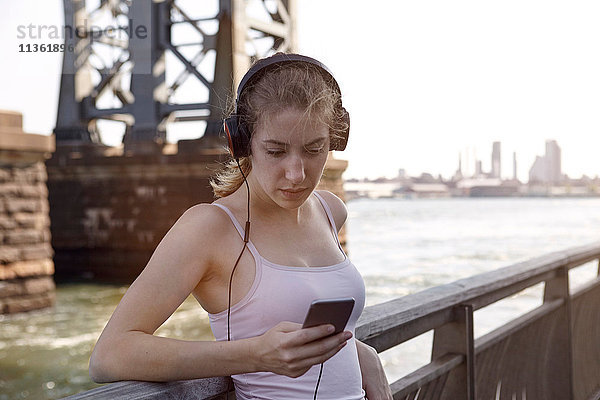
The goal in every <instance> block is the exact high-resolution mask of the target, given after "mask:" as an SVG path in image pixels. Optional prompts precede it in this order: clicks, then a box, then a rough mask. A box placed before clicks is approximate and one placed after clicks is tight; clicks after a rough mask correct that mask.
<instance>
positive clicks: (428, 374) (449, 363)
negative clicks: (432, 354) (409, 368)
mask: <svg viewBox="0 0 600 400" xmlns="http://www.w3.org/2000/svg"><path fill="white" fill-rule="evenodd" d="M464 361H465V356H464V355H461V354H445V355H443V356H442V357H440V358H438V359H436V360H433V361H432V362H431V363H429V364H427V365H425V366H423V367H421V368H419V369H418V370H416V371H414V372H412V373H410V374H408V375H406V376H403V377H402V378H400V379H398V380H397V381H395V382H393V383H392V384H390V388H391V390H392V393H393V394H394V395H397V396H406V395H408V394H409V393H411V392H413V391H415V390H417V389H418V388H420V387H421V386H423V385H425V384H427V383H429V382H432V381H433V380H435V379H437V378H438V377H440V376H442V375H444V374H445V373H448V372H450V371H451V370H452V369H454V368H455V367H457V366H459V365H460V364H462V363H463V362H464Z"/></svg>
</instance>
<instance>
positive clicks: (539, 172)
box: [529, 140, 562, 184]
mask: <svg viewBox="0 0 600 400" xmlns="http://www.w3.org/2000/svg"><path fill="white" fill-rule="evenodd" d="M561 181H562V171H561V155H560V147H558V144H557V143H556V140H546V154H545V155H544V156H536V158H535V161H534V162H533V165H532V166H531V168H530V169H529V182H538V183H551V184H556V183H559V182H561Z"/></svg>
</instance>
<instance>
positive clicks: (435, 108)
mask: <svg viewBox="0 0 600 400" xmlns="http://www.w3.org/2000/svg"><path fill="white" fill-rule="evenodd" d="M196 4H198V3H196ZM0 5H2V10H3V12H2V14H1V15H0V35H1V37H2V41H1V42H0V51H2V55H3V61H2V63H1V64H0V108H2V109H12V110H18V111H21V112H23V113H24V119H25V129H26V130H27V131H29V132H33V133H44V134H49V133H50V132H51V131H52V129H53V127H54V124H55V121H56V105H57V99H58V84H59V81H58V74H59V71H60V63H61V57H60V55H57V54H54V55H51V54H45V55H41V54H37V55H26V54H22V53H21V54H19V53H18V51H17V50H18V47H17V46H18V44H19V43H22V42H19V41H18V40H17V39H16V34H17V31H16V26H17V25H27V24H29V23H34V24H46V25H49V24H55V25H62V24H63V16H62V15H63V14H62V1H60V0H44V1H36V0H19V1H14V0H0ZM599 17H600V2H597V1H577V0H571V1H552V0H544V1H542V0H519V1H516V0H503V1H484V0H477V1H464V0H456V1H447V0H446V1H443V0H429V1H427V0H420V1H394V0H386V1H384V0H379V1H376V0H371V1H369V2H365V1H348V0H345V1H344V0H298V37H299V46H300V52H302V53H304V54H306V55H310V56H313V57H316V58H318V59H320V60H321V61H323V62H324V63H325V64H327V65H328V67H329V68H330V69H331V70H332V71H333V72H334V74H335V76H336V78H337V80H338V82H339V83H340V86H341V88H342V92H343V95H344V105H345V106H346V108H347V109H348V110H349V111H350V114H351V121H352V128H351V132H350V142H349V145H348V148H347V150H346V151H345V152H343V153H337V154H336V156H337V157H338V158H345V159H348V160H349V161H350V164H349V168H348V170H347V173H346V175H345V176H346V177H363V176H368V177H378V176H394V175H395V174H396V173H397V171H398V169H399V168H405V169H406V171H407V172H408V173H409V174H411V175H416V174H419V173H421V172H423V171H426V172H430V173H433V174H438V173H441V174H442V175H443V176H445V177H448V176H450V175H451V174H452V173H453V172H454V171H455V170H456V168H457V163H458V154H459V153H462V154H463V168H466V167H465V164H466V162H467V157H468V161H469V165H468V168H469V169H470V170H471V171H473V170H474V167H473V164H474V159H475V157H477V158H478V159H481V160H482V161H483V168H484V170H489V168H490V154H491V148H492V142H493V141H501V142H502V152H503V158H502V162H503V165H502V173H503V175H504V176H507V177H510V176H512V153H513V151H516V152H517V157H518V173H519V178H520V179H524V180H526V179H527V173H528V170H529V167H530V166H531V164H532V162H533V160H534V159H535V156H536V155H543V152H544V146H545V140H546V139H555V140H557V141H558V144H559V145H560V147H561V148H562V156H563V157H562V162H563V172H565V173H567V174H569V175H570V176H572V177H579V176H580V175H581V174H588V175H592V176H593V175H596V174H600V161H599V160H598V150H599V149H600V112H599V111H600V73H599V72H598V71H600V52H599V51H598V46H599V44H600V24H598V18H599ZM177 135H181V136H184V134H183V133H175V130H172V131H169V139H170V140H176V139H177V137H175V136H177ZM187 136H190V133H187ZM192 136H193V135H192ZM107 139H110V138H107ZM112 140H113V141H117V142H118V138H112Z"/></svg>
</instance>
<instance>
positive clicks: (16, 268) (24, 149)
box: [0, 111, 54, 314]
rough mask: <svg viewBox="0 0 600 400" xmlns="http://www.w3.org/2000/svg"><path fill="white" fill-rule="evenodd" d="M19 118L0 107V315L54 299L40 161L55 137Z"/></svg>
mask: <svg viewBox="0 0 600 400" xmlns="http://www.w3.org/2000/svg"><path fill="white" fill-rule="evenodd" d="M22 120H23V118H22V116H21V114H20V113H16V112H8V111H0V314H4V313H15V312H22V311H29V310H34V309H39V308H44V307H48V306H50V305H52V304H53V303H54V280H53V279H52V274H53V272H54V264H53V263H52V248H51V247H50V231H49V229H48V228H49V225H50V219H49V217H48V189H47V188H46V168H45V166H44V160H45V159H46V158H48V157H49V156H50V153H51V152H52V151H53V150H54V138H53V137H50V136H43V135H34V134H28V133H24V132H23V131H22Z"/></svg>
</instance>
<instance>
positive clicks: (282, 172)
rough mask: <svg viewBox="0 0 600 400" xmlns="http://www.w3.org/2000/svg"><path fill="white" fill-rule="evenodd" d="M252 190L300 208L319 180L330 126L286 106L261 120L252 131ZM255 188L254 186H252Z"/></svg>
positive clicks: (288, 206)
mask: <svg viewBox="0 0 600 400" xmlns="http://www.w3.org/2000/svg"><path fill="white" fill-rule="evenodd" d="M251 146H252V156H251V157H252V171H251V172H250V176H249V179H250V182H251V185H252V184H254V188H253V191H254V192H255V193H256V194H258V195H259V196H260V197H261V198H262V199H263V200H267V201H269V200H270V201H272V202H274V203H276V204H277V205H279V206H280V207H282V208H287V209H294V208H298V207H300V206H301V205H302V203H304V201H305V200H306V199H307V198H308V196H310V194H311V192H312V191H313V189H314V188H315V187H316V186H317V184H318V183H319V180H320V179H321V174H322V173H323V168H324V167H325V161H326V160H327V153H328V151H329V129H328V127H327V126H326V125H325V124H323V123H321V122H318V121H307V120H306V118H304V117H303V113H302V111H298V110H296V109H293V108H289V109H286V110H284V111H281V112H279V113H277V114H274V116H273V117H271V118H266V120H265V121H261V123H259V124H258V126H257V128H256V130H255V132H254V134H253V135H252V142H251ZM251 188H252V186H251Z"/></svg>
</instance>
